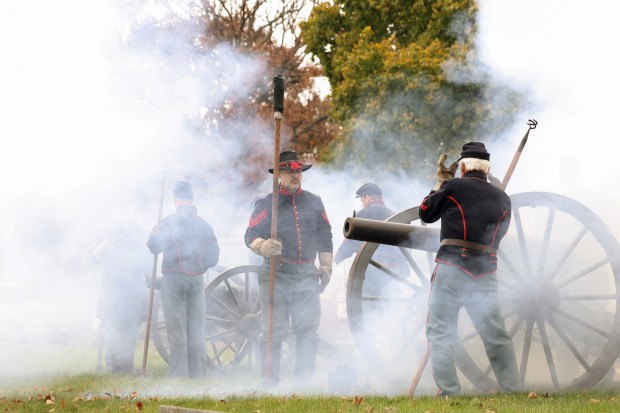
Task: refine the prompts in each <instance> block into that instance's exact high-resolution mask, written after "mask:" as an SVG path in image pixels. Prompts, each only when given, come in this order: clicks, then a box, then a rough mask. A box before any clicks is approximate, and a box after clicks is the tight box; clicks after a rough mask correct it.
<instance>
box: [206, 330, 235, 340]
mask: <svg viewBox="0 0 620 413" xmlns="http://www.w3.org/2000/svg"><path fill="white" fill-rule="evenodd" d="M235 331H237V329H236V328H230V329H228V330H224V331H220V332H219V333H216V334H211V335H210V336H206V337H205V340H212V339H214V338H217V337H222V336H225V335H227V334H230V333H234V332H235Z"/></svg>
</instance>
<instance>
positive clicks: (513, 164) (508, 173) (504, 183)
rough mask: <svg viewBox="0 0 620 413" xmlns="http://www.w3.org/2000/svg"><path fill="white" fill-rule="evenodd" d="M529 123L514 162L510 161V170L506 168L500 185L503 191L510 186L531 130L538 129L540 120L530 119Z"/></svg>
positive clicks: (513, 159) (513, 158)
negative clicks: (509, 183)
mask: <svg viewBox="0 0 620 413" xmlns="http://www.w3.org/2000/svg"><path fill="white" fill-rule="evenodd" d="M527 125H528V129H527V132H525V136H523V139H521V143H520V144H519V147H518V148H517V151H516V152H515V154H514V156H513V157H512V162H510V166H508V170H506V175H504V179H503V180H502V183H501V184H500V186H499V187H500V189H501V190H502V191H503V190H505V189H506V187H507V186H508V182H509V181H510V178H511V177H512V173H513V172H514V170H515V168H516V167H517V162H519V158H521V152H523V148H524V147H525V144H526V143H527V138H528V136H529V135H530V131H531V130H532V129H536V126H537V125H538V122H536V120H535V119H528V121H527Z"/></svg>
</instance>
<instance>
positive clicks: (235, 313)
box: [209, 294, 242, 318]
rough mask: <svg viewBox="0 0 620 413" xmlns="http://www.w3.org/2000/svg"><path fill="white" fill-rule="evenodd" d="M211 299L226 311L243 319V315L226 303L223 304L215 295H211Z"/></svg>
mask: <svg viewBox="0 0 620 413" xmlns="http://www.w3.org/2000/svg"><path fill="white" fill-rule="evenodd" d="M209 297H211V298H212V299H213V301H215V302H216V303H218V304H219V305H221V306H222V307H223V308H224V309H226V310H228V311H229V312H230V313H231V314H232V315H234V316H235V317H237V318H241V317H242V316H241V314H239V313H237V312H236V311H234V310H233V309H232V308H230V307H228V306H227V305H226V304H225V303H223V302H222V301H221V300H220V299H219V298H217V297H215V296H214V295H213V294H209Z"/></svg>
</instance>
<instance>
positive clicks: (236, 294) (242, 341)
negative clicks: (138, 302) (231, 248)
mask: <svg viewBox="0 0 620 413" xmlns="http://www.w3.org/2000/svg"><path fill="white" fill-rule="evenodd" d="M258 269H259V267H257V266H253V265H245V266H240V267H235V268H232V269H230V270H227V271H224V272H223V273H221V274H220V275H218V276H217V277H216V278H215V279H213V281H211V282H210V283H208V284H207V285H206V287H205V299H206V313H205V336H206V343H205V344H206V351H207V366H208V367H209V368H211V369H216V370H225V369H228V368H231V367H233V366H236V365H238V364H239V363H241V362H242V361H243V360H244V359H246V358H247V361H246V364H247V365H248V366H249V367H253V366H255V365H256V357H255V347H256V344H257V343H258V336H259V334H260V331H261V327H260V318H261V314H260V306H259V300H258V281H257V274H258ZM155 303H156V304H157V306H156V307H155V308H158V309H159V310H158V311H157V312H156V313H155V314H156V315H157V317H155V319H156V320H155V321H154V323H155V328H154V330H155V331H156V334H155V338H154V340H153V341H154V343H155V346H156V348H157V350H158V351H159V353H160V354H161V356H162V357H163V358H164V360H166V361H168V357H169V347H170V346H169V344H168V339H167V334H166V328H165V327H166V326H165V322H164V319H163V312H162V311H161V306H159V301H156V302H155Z"/></svg>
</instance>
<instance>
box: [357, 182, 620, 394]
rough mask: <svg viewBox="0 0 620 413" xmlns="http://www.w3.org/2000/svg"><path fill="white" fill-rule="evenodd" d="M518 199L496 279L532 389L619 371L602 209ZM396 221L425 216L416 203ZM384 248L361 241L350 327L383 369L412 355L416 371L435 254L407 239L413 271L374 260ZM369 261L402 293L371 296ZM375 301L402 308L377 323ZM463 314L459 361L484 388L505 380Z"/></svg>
mask: <svg viewBox="0 0 620 413" xmlns="http://www.w3.org/2000/svg"><path fill="white" fill-rule="evenodd" d="M511 199H512V207H513V215H512V217H513V218H512V224H511V226H510V229H509V232H508V234H507V236H506V238H505V239H504V240H503V241H502V245H501V250H500V251H499V254H498V256H499V267H498V279H499V288H500V298H501V301H502V308H503V316H504V320H505V323H506V328H507V330H508V332H509V334H510V335H511V337H512V339H513V342H514V344H515V352H516V356H517V365H518V366H519V371H520V376H521V381H522V383H523V385H524V388H526V389H527V388H536V389H550V390H571V389H584V388H589V387H592V386H594V385H595V384H597V383H598V382H599V381H600V380H601V379H602V378H603V377H604V376H605V375H606V374H608V373H609V372H613V370H614V363H615V361H616V359H617V358H618V354H619V353H620V340H619V339H618V337H620V311H619V305H620V295H619V292H618V288H619V287H620V246H619V244H618V242H617V241H616V239H615V237H614V236H613V234H612V233H611V231H610V230H609V228H608V227H607V226H606V225H605V224H604V223H603V221H602V220H601V219H600V218H599V217H597V216H596V215H595V214H594V213H593V212H592V211H591V210H589V209H588V208H587V207H585V206H584V205H582V204H580V203H578V202H576V201H574V200H572V199H570V198H567V197H564V196H561V195H557V194H552V193H546V192H528V193H522V194H517V195H513V196H511ZM388 221H393V222H404V223H412V224H420V222H419V215H418V208H417V207H416V208H411V209H408V210H406V211H403V212H401V213H399V214H396V215H395V216H393V217H391V218H390V219H388ZM415 221H417V222H415ZM376 249H377V244H371V243H365V244H363V245H362V246H361V247H360V250H359V251H358V253H357V256H356V258H355V260H354V262H353V266H352V268H351V270H350V273H349V279H348V285H347V312H348V318H349V324H350V328H351V331H352V333H353V334H354V337H355V340H356V343H357V344H358V347H359V349H360V351H361V352H362V353H363V354H364V356H365V357H366V358H367V360H371V363H372V364H373V365H374V366H375V367H377V368H378V370H379V371H380V372H383V373H385V374H387V375H390V374H391V375H393V374H394V372H395V371H397V369H396V366H400V365H403V363H404V364H406V365H409V366H411V368H410V369H409V371H410V373H409V374H410V375H411V374H412V372H413V370H414V369H415V366H416V365H417V363H416V362H417V361H419V357H420V356H421V350H422V349H423V347H424V346H425V345H426V340H425V338H424V324H425V320H426V304H427V298H428V287H429V275H430V274H431V272H432V268H433V267H434V263H433V262H432V256H433V254H431V253H426V252H423V251H411V250H405V249H402V248H401V249H400V251H401V252H402V253H403V254H404V256H405V258H406V259H407V261H408V263H409V265H410V269H409V272H410V274H404V275H399V274H393V273H392V274H390V271H389V270H387V269H385V268H383V269H382V268H381V266H380V265H378V264H377V263H376V262H375V261H374V260H373V254H374V253H375V251H376ZM369 266H372V267H374V268H377V269H378V270H380V271H382V272H383V273H384V274H385V276H386V280H391V282H393V283H394V282H395V283H398V284H399V286H400V292H399V293H398V294H394V293H393V292H392V293H391V295H390V296H384V297H376V296H372V297H369V296H366V295H364V294H363V284H364V279H365V276H366V272H367V270H368V268H369ZM371 303H372V305H369V304H371ZM377 306H380V307H381V306H383V307H386V308H387V307H388V306H389V307H391V310H395V312H394V313H389V314H396V315H392V316H391V318H390V319H389V321H388V322H386V320H385V319H384V320H382V322H381V323H376V322H374V318H375V317H376V314H377ZM459 317H460V318H459V337H460V343H458V344H457V346H456V349H455V357H456V363H457V366H458V367H459V370H460V371H461V372H462V374H463V375H464V376H465V377H467V379H469V381H470V382H471V383H472V384H473V385H474V386H476V387H477V388H478V389H480V390H482V391H489V390H495V389H497V388H498V385H497V382H496V380H495V377H494V374H493V372H492V370H491V368H490V365H489V362H488V360H487V359H486V356H485V352H484V348H483V345H482V341H481V340H480V337H479V336H478V334H477V333H476V331H475V329H474V328H473V327H472V325H471V322H470V321H469V319H468V317H467V315H466V312H465V311H463V312H462V313H461V314H460V316H459ZM402 378H403V379H407V380H408V379H410V376H409V378H407V377H402Z"/></svg>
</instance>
